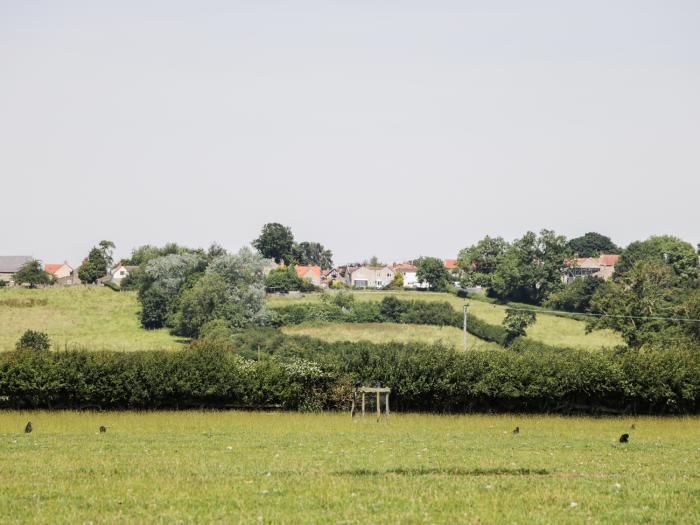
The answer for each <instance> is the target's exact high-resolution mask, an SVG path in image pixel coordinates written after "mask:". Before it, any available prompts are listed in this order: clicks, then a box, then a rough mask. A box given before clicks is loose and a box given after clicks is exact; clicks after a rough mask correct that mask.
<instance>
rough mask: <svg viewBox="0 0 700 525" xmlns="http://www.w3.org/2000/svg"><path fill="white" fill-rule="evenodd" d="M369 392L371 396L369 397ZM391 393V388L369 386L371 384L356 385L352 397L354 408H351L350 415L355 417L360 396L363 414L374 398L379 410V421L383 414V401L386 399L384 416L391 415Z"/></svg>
mask: <svg viewBox="0 0 700 525" xmlns="http://www.w3.org/2000/svg"><path fill="white" fill-rule="evenodd" d="M368 394H369V395H370V396H371V397H370V398H369V399H368ZM389 394H391V388H385V387H369V386H356V387H355V390H354V391H353V397H352V408H351V409H350V415H351V416H352V417H355V413H356V412H357V401H358V399H357V398H358V396H359V397H360V398H361V402H360V407H361V414H362V415H363V416H364V415H365V409H366V407H367V405H368V401H371V400H372V398H374V404H375V406H376V410H377V421H379V418H380V417H381V415H382V401H384V417H389Z"/></svg>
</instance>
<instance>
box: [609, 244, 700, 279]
mask: <svg viewBox="0 0 700 525" xmlns="http://www.w3.org/2000/svg"><path fill="white" fill-rule="evenodd" d="M642 260H648V261H656V262H658V263H660V264H666V265H668V266H669V267H670V268H671V269H672V270H673V272H674V273H675V274H676V275H677V276H678V277H679V278H681V279H682V280H684V281H686V282H690V281H694V280H695V279H697V278H698V276H699V275H700V272H699V265H698V254H697V253H696V252H695V248H693V245H692V244H690V243H687V242H685V241H683V240H681V239H679V238H678V237H674V236H672V235H659V236H653V237H649V238H648V239H647V240H645V241H635V242H633V243H631V244H630V245H629V246H628V247H627V248H625V250H624V251H623V252H622V256H621V257H620V260H619V261H618V262H617V264H616V265H615V275H616V278H620V277H621V276H622V275H623V274H624V273H625V272H627V271H628V270H630V269H631V268H632V267H634V265H635V264H636V263H637V262H638V261H642Z"/></svg>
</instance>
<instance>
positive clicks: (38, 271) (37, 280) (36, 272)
mask: <svg viewBox="0 0 700 525" xmlns="http://www.w3.org/2000/svg"><path fill="white" fill-rule="evenodd" d="M12 280H13V281H14V282H16V283H17V284H20V285H22V284H28V285H29V287H30V288H36V287H37V286H42V285H46V284H51V283H52V282H53V277H52V276H51V275H50V274H49V273H47V272H45V271H44V269H43V268H42V266H41V261H38V260H36V259H31V260H29V261H27V262H26V263H24V264H23V265H22V267H21V268H20V269H19V270H17V271H16V272H15V274H14V275H13V276H12Z"/></svg>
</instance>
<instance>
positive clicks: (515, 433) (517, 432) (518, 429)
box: [513, 427, 520, 435]
mask: <svg viewBox="0 0 700 525" xmlns="http://www.w3.org/2000/svg"><path fill="white" fill-rule="evenodd" d="M517 434H520V427H515V428H514V429H513V435H517Z"/></svg>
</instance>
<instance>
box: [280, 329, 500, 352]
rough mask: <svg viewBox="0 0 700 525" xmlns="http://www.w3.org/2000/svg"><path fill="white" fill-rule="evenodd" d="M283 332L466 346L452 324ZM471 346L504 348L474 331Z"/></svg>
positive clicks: (334, 338) (325, 337) (328, 338)
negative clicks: (479, 336) (481, 337)
mask: <svg viewBox="0 0 700 525" xmlns="http://www.w3.org/2000/svg"><path fill="white" fill-rule="evenodd" d="M282 331H283V332H284V333H285V334H289V335H307V336H309V337H315V338H317V339H322V340H323V341H369V342H370V343H388V342H390V341H400V342H405V343H408V342H423V343H442V344H444V345H446V346H452V347H454V348H459V349H461V348H463V344H464V339H463V337H464V336H463V334H462V331H461V330H459V329H458V328H454V327H452V326H430V325H417V324H397V323H329V324H319V325H313V326H307V325H300V326H286V327H284V328H283V329H282ZM467 345H468V349H469V350H501V349H502V348H501V347H500V346H499V345H497V344H496V343H489V342H488V341H484V340H483V339H479V338H478V337H475V336H473V335H471V334H469V335H468V338H467Z"/></svg>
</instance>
